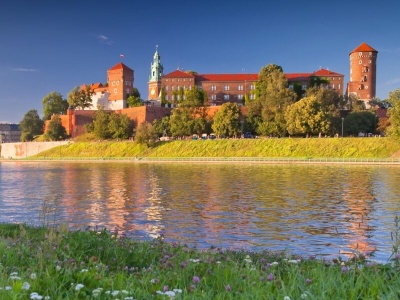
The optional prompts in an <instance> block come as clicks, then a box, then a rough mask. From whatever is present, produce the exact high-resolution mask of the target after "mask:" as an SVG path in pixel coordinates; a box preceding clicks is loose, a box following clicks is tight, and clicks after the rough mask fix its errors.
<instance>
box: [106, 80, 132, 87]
mask: <svg viewBox="0 0 400 300" xmlns="http://www.w3.org/2000/svg"><path fill="white" fill-rule="evenodd" d="M111 85H112V86H115V85H119V80H113V81H111ZM125 85H132V81H129V80H125Z"/></svg>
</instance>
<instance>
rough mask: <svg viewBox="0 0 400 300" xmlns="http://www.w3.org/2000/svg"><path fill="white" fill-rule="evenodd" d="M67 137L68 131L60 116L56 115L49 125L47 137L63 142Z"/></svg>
mask: <svg viewBox="0 0 400 300" xmlns="http://www.w3.org/2000/svg"><path fill="white" fill-rule="evenodd" d="M67 136H68V135H67V131H66V130H65V127H64V126H63V125H62V123H61V119H60V117H59V116H58V115H54V116H53V117H52V118H51V120H50V122H49V124H48V125H47V131H46V134H45V137H46V138H47V139H50V140H52V141H61V140H64V139H66V138H67Z"/></svg>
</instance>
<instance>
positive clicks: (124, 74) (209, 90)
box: [61, 43, 378, 137]
mask: <svg viewBox="0 0 400 300" xmlns="http://www.w3.org/2000/svg"><path fill="white" fill-rule="evenodd" d="M377 54H378V51H376V50H375V49H373V48H372V47H371V46H369V45H368V44H366V43H362V44H361V45H359V46H358V47H357V48H355V49H354V50H353V51H351V52H350V81H349V82H348V83H347V87H346V95H348V96H350V95H353V96H354V97H356V98H358V99H360V100H362V101H363V102H364V103H365V106H368V101H370V100H371V99H373V98H374V97H375V96H376V61H377ZM163 72H164V67H163V65H162V64H161V56H160V53H159V52H158V47H156V51H155V54H154V56H153V62H152V63H151V65H150V76H149V81H148V97H147V101H146V103H147V104H148V105H145V106H141V107H132V108H128V107H127V101H126V100H127V98H128V96H129V94H130V93H132V91H133V88H134V71H133V70H132V69H131V68H129V67H128V66H126V65H125V64H123V63H122V62H119V63H118V64H116V65H115V66H113V67H112V68H110V69H109V70H108V71H107V84H106V85H103V84H101V83H95V84H91V85H90V89H91V90H92V91H93V92H94V94H93V96H92V107H91V108H89V109H85V110H68V112H67V115H65V116H61V120H62V124H63V126H64V127H65V128H66V131H67V134H69V135H70V136H71V137H75V136H77V135H80V134H82V133H83V132H84V125H85V124H86V123H88V122H90V121H91V120H92V119H93V116H94V113H95V111H96V110H97V108H98V107H100V106H101V107H103V108H104V109H105V110H113V111H115V112H116V113H121V114H127V115H128V116H129V117H130V118H131V120H132V122H133V123H134V125H135V126H137V125H139V124H141V123H143V122H152V121H153V120H155V119H159V118H162V117H164V116H165V115H167V114H169V113H170V111H171V108H168V107H161V100H162V99H161V96H162V95H161V94H162V93H161V91H162V90H164V95H163V97H164V99H163V100H164V101H166V102H167V103H170V104H171V105H170V106H171V107H173V106H174V102H175V101H176V100H179V99H178V98H177V97H179V93H178V91H182V90H183V91H184V90H190V89H192V88H193V87H194V86H195V85H196V86H197V87H199V88H200V89H202V90H203V91H205V92H206V94H207V98H208V105H209V106H216V108H217V107H218V106H220V105H222V104H224V103H226V102H235V103H238V105H240V106H241V105H243V103H244V99H245V98H246V97H248V99H254V93H252V91H253V90H254V89H255V84H256V82H257V80H258V74H197V73H196V72H184V71H182V70H175V71H173V72H171V73H168V74H166V75H164V73H163ZM285 76H286V78H287V80H288V84H289V88H290V89H293V90H295V89H297V90H298V89H300V91H301V92H302V93H304V91H305V90H306V89H307V88H308V87H309V86H310V85H311V83H312V82H313V80H314V79H320V81H321V82H322V83H321V85H323V86H324V87H325V88H328V89H332V90H335V91H337V92H338V93H339V95H343V94H344V75H343V74H339V73H336V72H333V71H330V70H327V69H322V68H321V69H320V70H318V71H314V72H310V73H286V74H285ZM83 87H84V86H82V87H81V88H83ZM213 111H215V109H213Z"/></svg>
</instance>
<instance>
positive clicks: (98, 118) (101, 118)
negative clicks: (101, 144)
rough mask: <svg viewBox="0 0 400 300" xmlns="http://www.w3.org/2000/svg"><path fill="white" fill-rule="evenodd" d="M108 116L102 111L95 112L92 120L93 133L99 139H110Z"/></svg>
mask: <svg viewBox="0 0 400 300" xmlns="http://www.w3.org/2000/svg"><path fill="white" fill-rule="evenodd" d="M109 122H110V115H109V113H107V112H106V111H104V109H99V110H97V111H96V113H95V115H94V119H93V133H94V135H95V136H96V137H97V138H99V139H108V138H111V136H112V135H111V132H110V130H109V127H108V123H109Z"/></svg>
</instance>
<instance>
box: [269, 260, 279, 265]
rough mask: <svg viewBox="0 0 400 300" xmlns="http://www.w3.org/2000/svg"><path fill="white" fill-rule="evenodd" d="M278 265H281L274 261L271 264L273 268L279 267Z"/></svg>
mask: <svg viewBox="0 0 400 300" xmlns="http://www.w3.org/2000/svg"><path fill="white" fill-rule="evenodd" d="M277 265H279V263H278V262H277V261H274V262H272V263H271V266H277Z"/></svg>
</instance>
